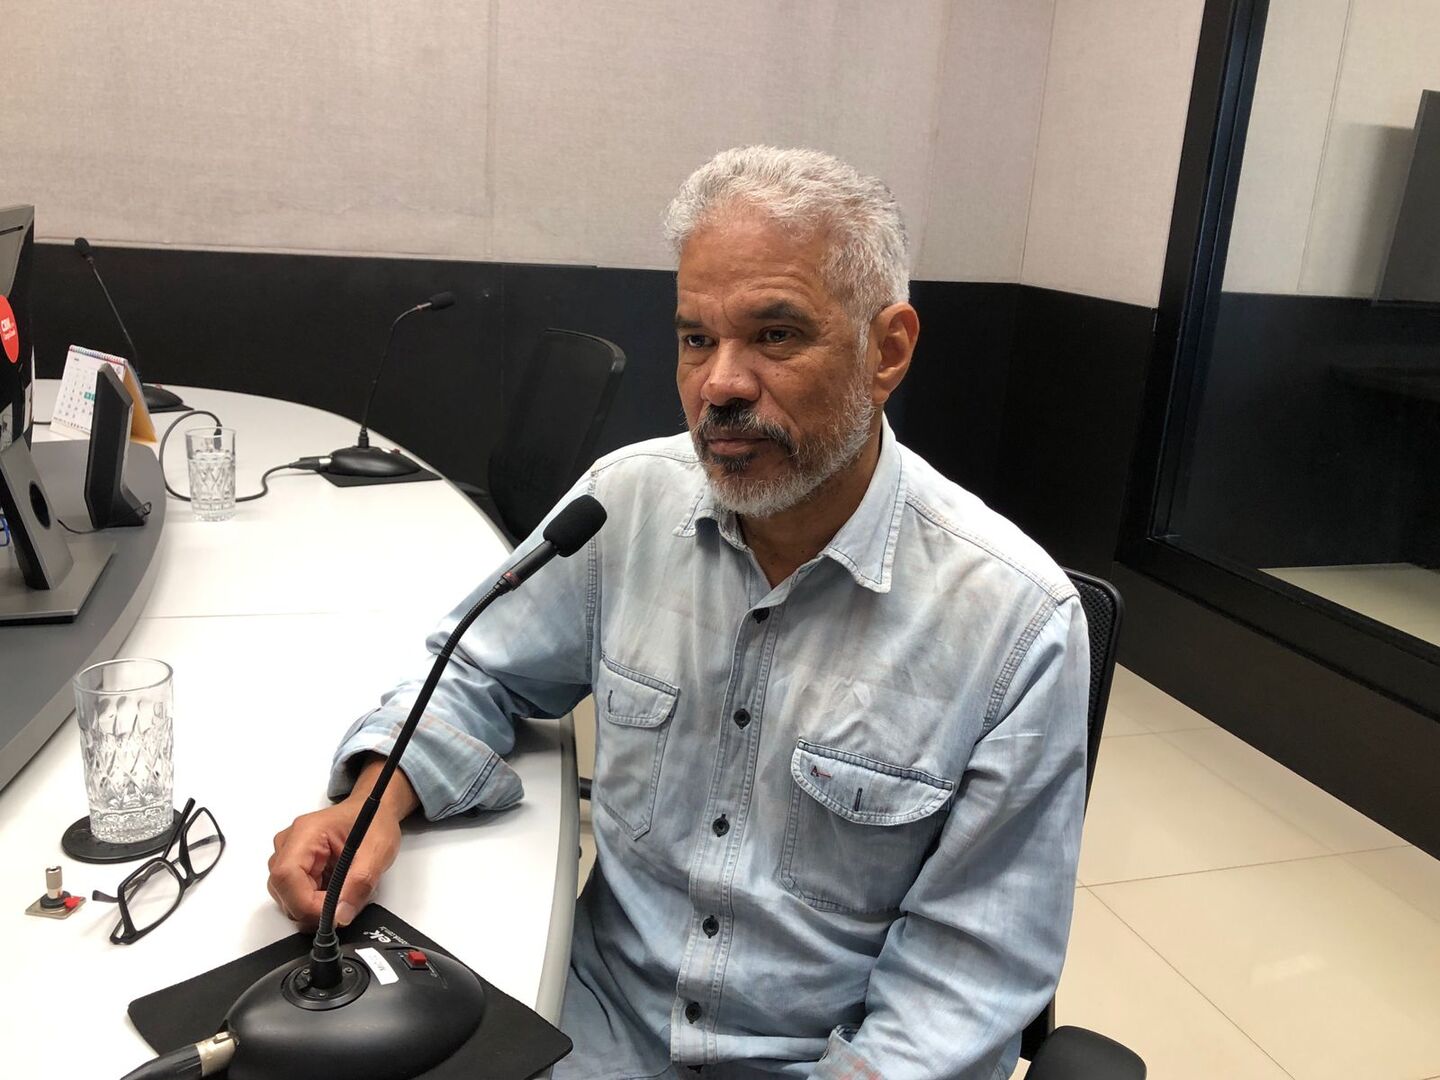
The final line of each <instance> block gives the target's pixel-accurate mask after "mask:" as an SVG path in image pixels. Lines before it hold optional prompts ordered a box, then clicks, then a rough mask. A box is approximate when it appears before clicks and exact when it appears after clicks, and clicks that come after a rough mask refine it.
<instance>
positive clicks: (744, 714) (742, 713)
mask: <svg viewBox="0 0 1440 1080" xmlns="http://www.w3.org/2000/svg"><path fill="white" fill-rule="evenodd" d="M749 723H750V710H749V709H736V710H735V726H736V727H742V728H743V727H746V726H747V725H749Z"/></svg>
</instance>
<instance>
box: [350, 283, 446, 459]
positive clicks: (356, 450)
mask: <svg viewBox="0 0 1440 1080" xmlns="http://www.w3.org/2000/svg"><path fill="white" fill-rule="evenodd" d="M454 303H455V294H454V293H451V292H441V293H436V294H435V295H434V296H432V297H430V299H428V300H426V301H425V302H424V303H423V304H416V305H415V306H414V307H412V308H407V309H406V310H404V311H402V312H401V313H400V315H399V317H397V318H396V320H395V321H394V322H392V323H391V324H390V333H389V334H388V335H386V338H385V351H384V352H382V353H381V354H380V366H379V367H377V368H376V369H375V378H373V379H372V380H371V381H370V394H369V396H368V397H366V399H365V410H364V412H362V413H361V414H360V437H359V438H358V439H357V440H356V441H355V445H354V446H347V447H345V448H344V449H341V450H335V451H333V452H332V453H331V454H330V463H329V464H328V465H326V466H325V468H324V470H323V471H325V472H328V473H332V474H334V475H336V476H363V477H369V478H371V479H373V480H384V479H387V478H389V477H394V476H409V475H410V474H411V473H416V472H419V471H420V466H419V465H417V464H416V463H415V462H413V461H411V460H410V459H409V458H408V457H406V456H405V455H404V454H402V453H400V452H399V451H397V450H381V449H380V448H379V447H378V446H371V445H370V406H371V405H373V404H374V403H375V390H376V388H377V387H378V386H379V385H380V376H381V375H382V374H383V373H384V371H385V363H386V361H387V360H389V359H390V345H391V343H392V342H393V341H394V340H395V328H396V327H397V326H399V325H400V324H401V323H402V322H404V321H405V320H406V319H408V318H409V317H410V316H411V315H415V314H418V313H419V312H422V311H443V310H445V309H446V308H448V307H451V306H452V305H453V304H454Z"/></svg>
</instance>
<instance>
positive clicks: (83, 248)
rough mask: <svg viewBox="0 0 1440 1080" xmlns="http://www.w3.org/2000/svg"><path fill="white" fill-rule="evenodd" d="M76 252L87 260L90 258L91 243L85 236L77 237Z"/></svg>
mask: <svg viewBox="0 0 1440 1080" xmlns="http://www.w3.org/2000/svg"><path fill="white" fill-rule="evenodd" d="M75 250H76V251H78V252H79V253H80V254H81V255H82V256H84V257H85V258H87V259H88V258H90V241H89V240H86V239H85V237H83V236H77V237H75Z"/></svg>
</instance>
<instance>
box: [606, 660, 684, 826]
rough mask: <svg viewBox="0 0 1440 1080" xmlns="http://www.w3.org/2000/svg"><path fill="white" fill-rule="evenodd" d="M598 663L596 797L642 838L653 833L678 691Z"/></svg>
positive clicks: (617, 665)
mask: <svg viewBox="0 0 1440 1080" xmlns="http://www.w3.org/2000/svg"><path fill="white" fill-rule="evenodd" d="M600 660H601V667H600V672H599V678H598V679H597V680H596V683H595V711H596V713H597V714H598V715H599V717H600V725H599V730H598V731H597V732H596V740H595V757H596V761H595V789H594V793H593V799H594V801H595V803H596V804H597V805H599V806H601V807H603V808H604V809H605V810H606V812H607V813H609V814H610V816H611V817H613V818H614V819H615V820H616V821H617V822H619V823H620V824H621V825H623V826H624V827H625V829H626V830H627V831H628V832H629V833H630V837H631V839H633V840H638V839H640V837H642V836H644V835H645V834H646V833H647V832H649V831H650V821H651V817H652V816H653V814H654V811H655V792H656V790H657V788H658V787H659V784H660V761H661V758H662V757H664V754H665V740H666V737H667V736H668V734H669V731H670V719H671V717H673V716H674V715H675V703H676V702H677V701H678V700H679V697H680V691H679V690H678V689H677V688H676V687H673V686H671V685H670V684H669V683H666V682H662V681H661V680H659V679H656V678H654V677H652V676H649V675H645V674H643V673H642V672H639V671H636V670H635V669H634V668H629V667H626V666H625V665H623V664H620V663H617V662H616V661H614V660H612V659H610V658H609V657H608V656H603V655H602V656H601V658H600Z"/></svg>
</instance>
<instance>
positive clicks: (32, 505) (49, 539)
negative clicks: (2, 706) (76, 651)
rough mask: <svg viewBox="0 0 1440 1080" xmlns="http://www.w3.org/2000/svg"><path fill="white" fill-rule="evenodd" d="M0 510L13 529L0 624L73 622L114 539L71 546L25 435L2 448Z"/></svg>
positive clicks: (1, 568) (3, 568)
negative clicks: (36, 466)
mask: <svg viewBox="0 0 1440 1080" xmlns="http://www.w3.org/2000/svg"><path fill="white" fill-rule="evenodd" d="M0 510H3V512H4V514H5V522H6V526H7V531H8V532H9V534H10V543H9V545H8V548H7V549H6V550H5V552H4V555H3V556H0V558H3V562H0V626H4V625H7V624H10V623H37V622H74V621H75V619H76V617H77V616H78V615H79V614H80V609H81V608H82V607H84V606H85V600H86V598H87V597H89V595H90V590H91V589H93V588H94V587H95V582H96V581H97V580H99V578H100V574H101V572H102V571H103V570H104V569H105V564H106V563H108V562H109V561H110V556H112V555H113V554H115V545H114V544H113V543H110V542H107V541H105V540H102V539H99V538H95V537H86V538H84V541H85V542H83V543H77V544H76V545H75V547H74V549H73V550H72V549H71V547H70V545H69V544H68V543H66V541H65V537H64V536H62V535H61V533H60V529H61V527H62V526H61V525H60V521H59V518H58V516H57V515H56V513H55V511H54V509H53V507H52V505H51V502H50V496H49V494H48V493H47V492H46V490H45V483H44V481H42V480H41V479H40V474H39V473H38V472H36V471H35V462H34V460H33V459H32V458H31V456H30V447H29V445H27V444H26V442H25V440H24V439H16V440H15V441H14V442H12V443H11V444H10V445H9V446H7V447H5V448H4V449H3V450H0Z"/></svg>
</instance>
